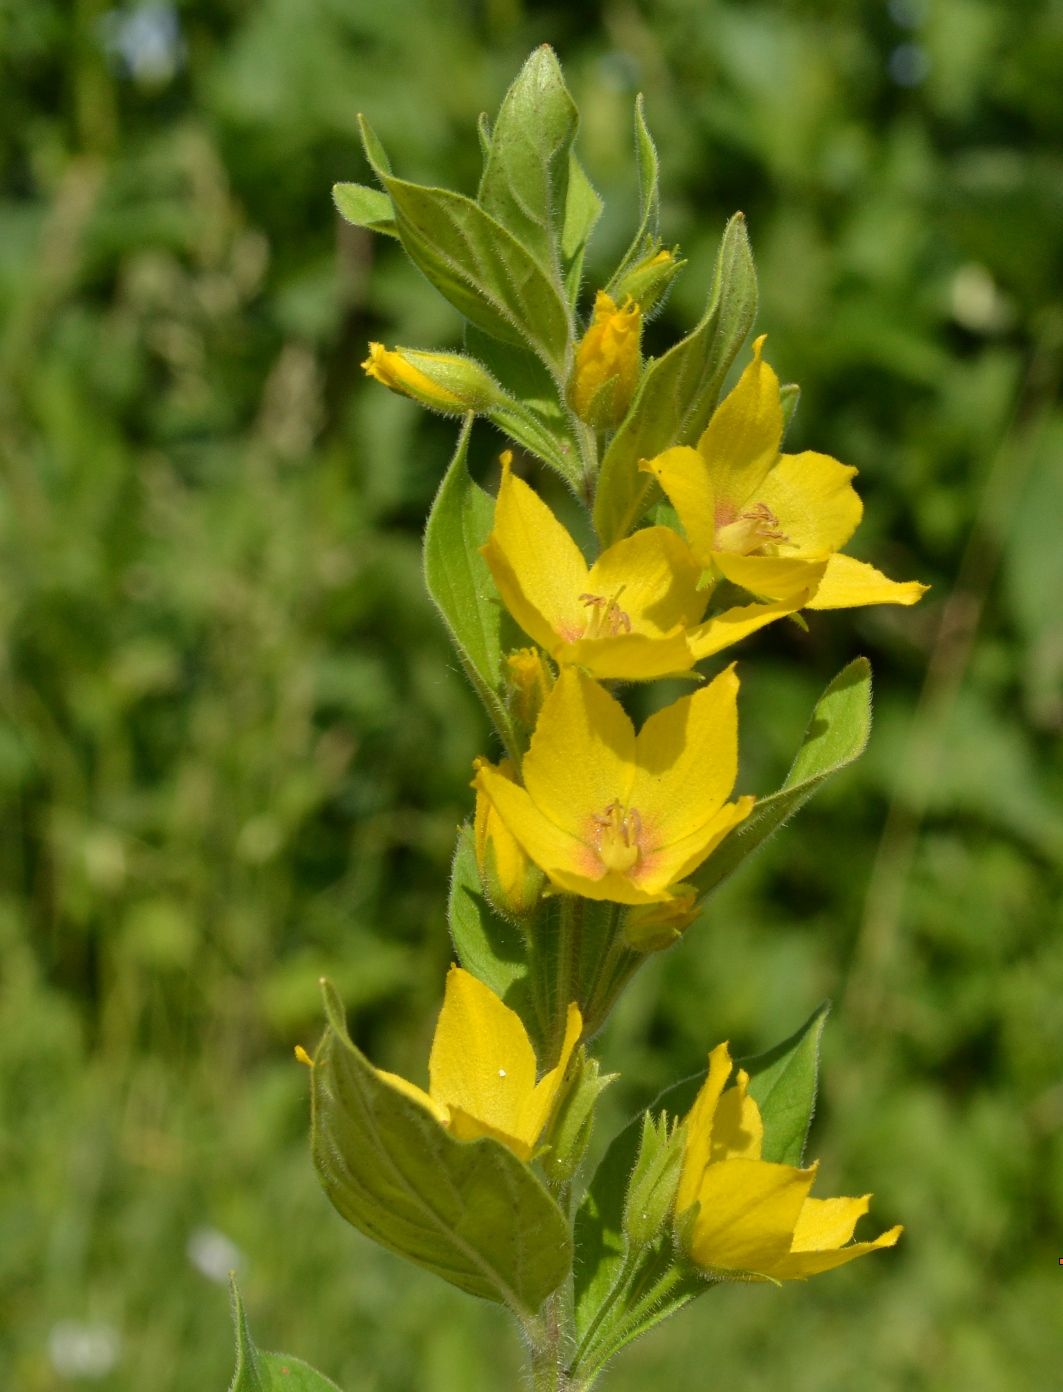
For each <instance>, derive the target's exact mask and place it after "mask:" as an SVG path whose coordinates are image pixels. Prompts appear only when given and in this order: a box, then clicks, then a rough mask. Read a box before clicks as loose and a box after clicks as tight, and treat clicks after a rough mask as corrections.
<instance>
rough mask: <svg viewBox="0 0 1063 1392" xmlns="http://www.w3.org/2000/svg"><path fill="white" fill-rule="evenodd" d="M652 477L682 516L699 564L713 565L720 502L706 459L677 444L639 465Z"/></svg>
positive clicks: (681, 518) (684, 527)
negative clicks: (717, 509)
mask: <svg viewBox="0 0 1063 1392" xmlns="http://www.w3.org/2000/svg"><path fill="white" fill-rule="evenodd" d="M639 468H640V469H641V471H642V472H643V473H644V474H652V475H653V476H654V478H655V479H656V480H657V482H658V483H659V484H660V485H661V487H662V488H663V489H664V491H665V493H666V494H667V495H668V501H669V502H670V503H671V504H672V506H673V507H674V508H675V510H676V512H677V513H678V514H679V520H680V522H682V524H683V530H684V531H685V532H686V534H687V541H689V542H690V545H691V549H692V550H693V552H694V555H695V556H696V557H697V559H698V561H699V563H700V564H701V565H703V566H707V565H709V564H710V563H711V560H712V552H713V548H714V546H715V545H716V503H715V492H714V489H713V480H712V474H711V472H710V470H709V465H708V463H707V462H706V461H705V459H704V457H703V456H702V455H701V454H699V453H698V451H697V450H696V449H691V448H690V446H689V445H674V446H673V447H672V448H671V449H666V450H665V451H664V453H663V454H658V455H656V456H655V457H654V458H653V459H645V460H643V461H642V463H641V464H640V465H639Z"/></svg>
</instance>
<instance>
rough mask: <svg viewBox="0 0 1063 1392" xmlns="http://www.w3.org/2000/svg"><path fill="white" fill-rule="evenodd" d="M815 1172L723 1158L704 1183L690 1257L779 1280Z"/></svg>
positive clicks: (690, 1241) (703, 1263) (710, 1168)
mask: <svg viewBox="0 0 1063 1392" xmlns="http://www.w3.org/2000/svg"><path fill="white" fill-rule="evenodd" d="M814 1177H815V1170H811V1169H809V1170H798V1169H794V1168H792V1167H791V1166H790V1165H772V1164H768V1162H767V1161H764V1160H721V1161H720V1162H719V1163H718V1164H716V1165H709V1166H708V1167H707V1168H706V1169H705V1171H704V1173H703V1175H702V1178H701V1183H700V1185H699V1186H698V1193H697V1201H698V1205H699V1208H698V1214H697V1218H696V1219H695V1221H694V1225H693V1228H692V1231H691V1233H690V1236H689V1238H688V1246H689V1251H690V1255H691V1256H692V1257H693V1259H694V1260H695V1261H696V1262H697V1263H698V1265H699V1266H704V1267H709V1268H713V1267H718V1268H723V1269H724V1270H728V1271H749V1272H755V1273H757V1274H758V1275H761V1276H767V1277H769V1278H774V1277H775V1276H776V1270H777V1268H778V1266H779V1264H780V1263H781V1262H782V1261H784V1260H785V1259H786V1258H787V1257H788V1256H789V1252H790V1239H791V1236H792V1234H793V1230H794V1226H795V1225H796V1223H797V1218H798V1215H799V1213H800V1212H801V1207H802V1205H803V1204H804V1202H805V1199H806V1198H807V1197H808V1191H809V1189H810V1188H811V1186H812V1180H813V1178H814Z"/></svg>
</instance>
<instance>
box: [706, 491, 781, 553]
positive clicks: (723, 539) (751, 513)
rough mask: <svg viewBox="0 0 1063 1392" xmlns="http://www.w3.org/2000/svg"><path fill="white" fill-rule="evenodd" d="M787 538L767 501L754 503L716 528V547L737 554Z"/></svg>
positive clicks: (758, 548)
mask: <svg viewBox="0 0 1063 1392" xmlns="http://www.w3.org/2000/svg"><path fill="white" fill-rule="evenodd" d="M788 539H789V538H788V537H787V535H786V533H785V532H784V531H783V530H782V528H781V527H780V526H779V519H778V518H777V517H776V516H775V514H774V513H773V512H772V510H771V508H770V507H768V505H767V503H754V504H753V506H752V507H751V508H749V509H748V511H746V512H740V513H739V514H738V516H737V517H736V518H735V520H734V521H733V522H728V523H727V524H726V525H724V526H722V527H717V528H716V547H717V550H719V551H731V552H733V553H734V554H735V555H738V556H748V555H749V554H750V553H751V552H753V551H759V550H760V548H761V547H762V546H765V545H767V544H768V543H769V542H786V541H787V540H788Z"/></svg>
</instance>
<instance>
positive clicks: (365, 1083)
mask: <svg viewBox="0 0 1063 1392" xmlns="http://www.w3.org/2000/svg"><path fill="white" fill-rule="evenodd" d="M324 989H325V1002H326V1014H327V1016H328V1022H329V1023H328V1028H327V1030H326V1032H325V1037H324V1039H323V1040H322V1042H321V1045H320V1047H319V1049H318V1051H317V1054H316V1056H315V1059H314V1066H313V1069H312V1070H311V1077H312V1087H313V1114H314V1122H313V1152H314V1162H315V1164H316V1166H317V1170H318V1175H319V1177H320V1179H321V1183H322V1186H323V1187H324V1190H325V1193H326V1194H327V1195H328V1197H329V1199H330V1201H331V1202H332V1204H333V1205H334V1206H335V1208H336V1209H337V1210H338V1212H339V1213H340V1214H341V1215H342V1216H343V1217H344V1218H346V1219H347V1221H348V1222H349V1223H351V1224H352V1226H354V1227H356V1228H357V1229H358V1230H359V1231H360V1232H363V1233H365V1234H366V1236H367V1237H370V1238H372V1239H373V1241H374V1242H378V1243H380V1244H381V1246H384V1247H387V1248H389V1249H390V1250H391V1251H393V1252H396V1253H398V1254H399V1255H400V1256H403V1257H406V1258H407V1260H409V1261H412V1262H414V1263H416V1264H417V1265H418V1266H423V1267H425V1268H426V1269H427V1270H429V1271H432V1272H434V1273H435V1274H436V1275H437V1276H440V1277H442V1279H443V1280H445V1281H449V1282H450V1283H451V1285H454V1286H457V1287H458V1288H459V1289H461V1290H464V1291H468V1292H469V1293H470V1294H471V1295H478V1296H481V1297H482V1298H483V1299H485V1300H492V1301H496V1302H500V1303H504V1304H506V1305H507V1306H509V1308H510V1309H512V1310H513V1311H515V1312H516V1313H517V1314H518V1315H520V1316H522V1317H525V1318H527V1317H530V1316H531V1315H534V1314H535V1312H536V1311H537V1310H538V1309H539V1307H540V1306H541V1305H542V1303H543V1301H544V1300H545V1299H546V1297H547V1296H548V1295H549V1294H550V1293H551V1292H552V1291H554V1290H556V1288H557V1287H558V1286H559V1285H560V1284H561V1282H562V1281H563V1280H564V1279H565V1277H566V1275H567V1274H568V1271H569V1263H570V1259H571V1240H570V1238H569V1232H568V1224H567V1222H566V1220H565V1217H564V1215H563V1214H562V1212H561V1210H560V1209H559V1208H558V1206H557V1204H556V1203H554V1201H553V1199H552V1198H551V1197H550V1195H549V1194H548V1193H547V1191H546V1189H545V1188H544V1187H543V1185H542V1183H541V1182H540V1181H539V1179H538V1178H536V1176H535V1174H534V1173H533V1172H532V1170H531V1169H530V1168H529V1167H528V1166H527V1165H525V1164H524V1163H523V1162H522V1161H520V1160H518V1159H517V1157H516V1156H515V1155H514V1154H513V1153H512V1152H511V1151H509V1150H507V1149H506V1147H505V1146H503V1145H501V1144H500V1143H499V1142H497V1141H495V1140H492V1139H490V1138H489V1137H483V1138H481V1139H479V1140H475V1141H459V1140H455V1139H454V1137H452V1136H451V1135H450V1133H449V1131H447V1130H446V1129H445V1127H443V1126H441V1125H440V1123H439V1122H438V1121H437V1120H436V1119H435V1117H434V1116H432V1114H431V1113H430V1112H429V1111H428V1110H427V1108H426V1107H424V1106H422V1105H421V1104H420V1103H419V1102H416V1101H414V1100H413V1099H412V1098H410V1097H407V1096H406V1095H405V1094H404V1093H401V1092H399V1091H398V1090H397V1089H396V1088H394V1087H392V1086H391V1085H390V1084H388V1083H386V1082H385V1081H384V1080H383V1079H382V1078H381V1077H380V1075H379V1074H378V1073H377V1071H376V1069H375V1068H374V1067H373V1066H372V1064H371V1063H369V1061H368V1060H367V1059H366V1058H365V1057H364V1056H363V1055H362V1054H361V1053H360V1051H359V1050H358V1049H357V1048H356V1047H355V1045H354V1044H353V1043H352V1042H351V1039H350V1037H349V1035H348V1034H347V1030H346V1026H345V1025H344V1023H343V1008H342V1005H341V1003H340V1001H339V1000H338V998H337V997H336V996H335V994H334V992H333V991H332V989H331V987H329V986H327V985H326V986H325V988H324Z"/></svg>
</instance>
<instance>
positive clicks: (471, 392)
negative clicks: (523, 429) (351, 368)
mask: <svg viewBox="0 0 1063 1392" xmlns="http://www.w3.org/2000/svg"><path fill="white" fill-rule="evenodd" d="M362 367H363V369H364V370H365V373H366V376H368V377H375V378H376V380H377V381H378V382H383V384H384V386H385V387H390V388H391V390H392V391H395V392H400V393H401V394H402V395H403V396H412V397H413V399H414V401H418V402H420V404H421V405H422V406H427V407H428V408H429V409H430V410H432V411H445V412H446V413H447V414H448V415H461V414H463V413H464V412H465V411H490V410H492V409H493V408H495V407H497V406H501V405H503V404H504V403H505V402H506V401H507V400H508V398H507V397H506V395H505V393H504V392H503V391H502V389H501V387H499V385H498V383H497V382H496V381H495V380H494V378H493V377H492V376H491V374H490V373H489V372H488V371H487V370H486V368H483V367H481V366H480V364H479V363H478V362H476V360H475V359H474V358H466V357H463V356H462V355H461V354H459V353H422V352H419V351H418V350H417V349H415V348H385V347H384V345H383V344H382V343H370V345H369V356H368V357H367V358H366V360H365V362H364V363H362Z"/></svg>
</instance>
